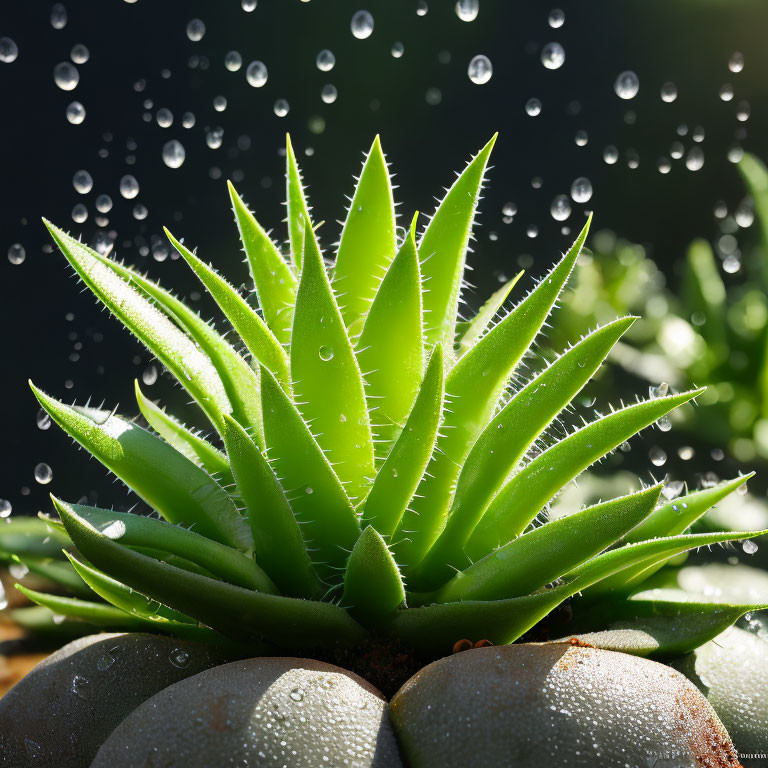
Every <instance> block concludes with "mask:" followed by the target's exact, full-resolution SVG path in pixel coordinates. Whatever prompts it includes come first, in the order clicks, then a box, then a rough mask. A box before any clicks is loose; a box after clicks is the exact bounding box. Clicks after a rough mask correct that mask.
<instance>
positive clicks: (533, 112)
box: [525, 98, 541, 117]
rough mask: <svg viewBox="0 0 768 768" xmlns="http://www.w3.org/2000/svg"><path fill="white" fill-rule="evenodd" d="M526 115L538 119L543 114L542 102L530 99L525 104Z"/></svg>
mask: <svg viewBox="0 0 768 768" xmlns="http://www.w3.org/2000/svg"><path fill="white" fill-rule="evenodd" d="M525 113H526V114H527V115H529V116H530V117H538V116H539V115H540V114H541V101H540V100H539V99H535V98H534V99H528V101H526V102H525Z"/></svg>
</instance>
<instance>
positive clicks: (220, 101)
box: [213, 96, 227, 112]
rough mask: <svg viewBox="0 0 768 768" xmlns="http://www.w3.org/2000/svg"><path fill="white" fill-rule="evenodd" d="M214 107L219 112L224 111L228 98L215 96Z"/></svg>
mask: <svg viewBox="0 0 768 768" xmlns="http://www.w3.org/2000/svg"><path fill="white" fill-rule="evenodd" d="M213 108H214V109H215V110H216V111H217V112H223V111H224V110H225V109H226V108H227V99H226V97H224V96H214V97H213Z"/></svg>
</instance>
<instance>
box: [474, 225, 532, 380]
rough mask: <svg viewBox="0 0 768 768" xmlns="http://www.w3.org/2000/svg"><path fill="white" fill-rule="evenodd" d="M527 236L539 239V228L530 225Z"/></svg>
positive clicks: (526, 232) (526, 231)
mask: <svg viewBox="0 0 768 768" xmlns="http://www.w3.org/2000/svg"><path fill="white" fill-rule="evenodd" d="M525 234H526V235H528V237H530V238H531V240H533V239H534V238H535V237H538V235H539V228H538V227H537V226H536V225H535V224H529V225H528V228H527V229H526V230H525ZM483 375H484V376H485V373H483Z"/></svg>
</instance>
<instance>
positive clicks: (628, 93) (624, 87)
mask: <svg viewBox="0 0 768 768" xmlns="http://www.w3.org/2000/svg"><path fill="white" fill-rule="evenodd" d="M613 90H614V91H616V95H617V96H618V97H619V98H620V99H634V98H635V96H637V92H638V91H639V90H640V80H639V79H638V77H637V75H636V74H635V73H634V72H632V71H631V70H629V69H627V70H625V71H624V72H622V73H621V74H619V76H618V77H617V78H616V82H615V83H614V84H613Z"/></svg>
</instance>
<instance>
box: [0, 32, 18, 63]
mask: <svg viewBox="0 0 768 768" xmlns="http://www.w3.org/2000/svg"><path fill="white" fill-rule="evenodd" d="M18 57H19V46H18V45H16V43H15V41H13V40H12V39H11V38H10V37H0V61H2V62H3V64H12V63H13V62H14V61H16V59H17V58H18Z"/></svg>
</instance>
